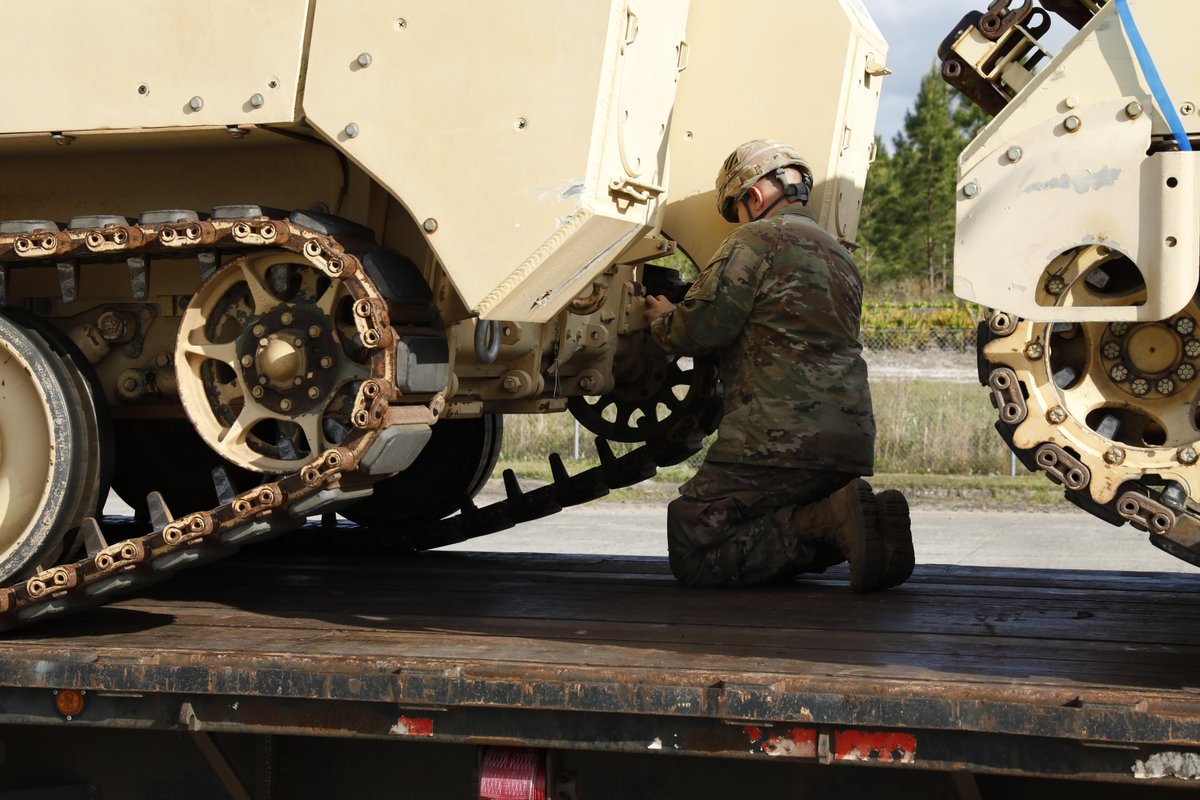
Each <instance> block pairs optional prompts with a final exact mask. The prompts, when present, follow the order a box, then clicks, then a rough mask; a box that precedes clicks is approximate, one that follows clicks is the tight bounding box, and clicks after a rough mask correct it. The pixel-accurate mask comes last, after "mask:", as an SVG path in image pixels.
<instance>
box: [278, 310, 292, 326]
mask: <svg viewBox="0 0 1200 800" xmlns="http://www.w3.org/2000/svg"><path fill="white" fill-rule="evenodd" d="M293 319H295V317H293V316H292V315H291V314H290V313H289V312H287V311H285V312H283V313H282V314H281V315H280V316H279V321H280V322H282V323H283V324H284V325H291V324H292V320H293Z"/></svg>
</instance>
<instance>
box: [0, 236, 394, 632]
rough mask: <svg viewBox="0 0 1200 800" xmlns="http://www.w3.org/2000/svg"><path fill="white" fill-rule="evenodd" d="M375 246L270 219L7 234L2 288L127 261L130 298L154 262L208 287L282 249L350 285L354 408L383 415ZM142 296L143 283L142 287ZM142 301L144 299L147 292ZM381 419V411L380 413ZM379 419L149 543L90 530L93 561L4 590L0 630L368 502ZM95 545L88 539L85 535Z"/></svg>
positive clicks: (387, 377) (2, 242)
mask: <svg viewBox="0 0 1200 800" xmlns="http://www.w3.org/2000/svg"><path fill="white" fill-rule="evenodd" d="M372 246H373V245H372V244H371V243H369V242H363V241H345V242H343V241H339V240H338V239H337V238H335V237H334V236H330V235H326V234H323V233H320V232H318V231H315V230H312V229H310V228H307V227H305V226H303V225H300V224H297V223H295V222H292V221H290V220H289V219H268V218H266V217H256V218H246V219H229V220H203V221H183V222H170V223H162V224H129V225H120V224H109V225H105V226H104V227H102V228H97V229H94V230H70V231H56V230H35V231H32V232H29V233H20V234H15V235H12V234H8V235H0V289H2V288H3V286H4V285H5V284H6V281H5V280H4V279H5V278H7V273H8V270H9V268H10V267H12V266H14V265H16V266H18V267H19V266H20V265H29V266H48V265H54V264H60V265H61V264H64V263H70V264H79V263H81V262H86V263H91V262H97V261H107V262H112V261H120V260H125V261H126V262H127V263H128V264H129V266H130V274H131V281H132V282H133V284H134V290H135V295H136V294H138V293H139V292H138V291H137V290H138V288H139V283H138V281H137V280H133V279H134V278H135V276H141V278H142V279H143V280H144V276H145V268H146V264H147V263H148V261H149V260H151V259H155V258H168V259H169V258H181V257H189V256H191V257H198V258H199V260H200V263H201V265H202V268H203V269H204V278H206V279H207V278H208V277H210V276H211V274H212V272H213V270H212V268H211V265H212V264H214V263H216V261H217V260H218V259H219V258H220V257H222V256H227V255H232V256H237V255H243V254H245V253H247V252H252V251H254V250H255V249H260V248H278V249H283V250H287V251H290V252H292V253H295V254H297V255H300V256H302V257H304V258H305V259H307V261H308V262H309V263H311V264H312V265H313V266H315V267H316V268H317V269H319V270H321V271H322V272H324V273H325V274H326V275H328V276H329V277H330V278H332V279H337V280H341V281H343V282H344V283H345V285H346V287H347V289H348V291H349V293H350V294H351V295H352V297H353V298H354V300H355V308H354V311H355V314H354V317H355V323H356V327H357V328H358V331H359V334H360V337H361V340H362V343H363V345H364V346H365V347H366V348H367V350H368V352H369V369H370V378H369V379H368V380H365V381H364V382H363V384H362V387H361V388H360V389H359V395H360V396H359V397H358V398H357V401H356V404H355V405H356V408H361V409H369V410H372V411H377V410H378V408H377V407H378V406H379V405H380V404H381V402H382V403H383V404H384V405H386V404H387V403H388V402H390V401H399V400H400V398H399V393H398V392H397V391H396V390H395V388H394V387H395V377H396V376H395V369H396V363H395V353H394V350H393V349H392V347H391V343H392V341H393V332H392V328H391V321H390V320H389V318H388V305H387V303H386V302H385V300H384V298H383V297H382V295H381V293H380V291H379V289H378V287H376V286H375V284H374V283H373V282H372V281H371V280H370V278H369V277H368V276H367V273H366V271H365V270H364V269H363V268H362V262H361V261H360V258H359V256H360V255H361V254H363V253H364V252H365V250H366V248H368V247H372ZM141 288H142V289H143V290H144V285H142V287H141ZM143 296H144V294H143ZM383 410H384V411H386V408H385V409H383ZM386 417H387V415H386V414H384V413H368V412H367V411H366V410H364V411H363V413H362V414H359V415H356V416H355V419H354V425H353V427H352V428H351V429H350V432H349V433H348V435H347V436H346V438H345V439H344V440H343V441H342V442H341V443H340V444H339V445H338V446H337V447H334V448H331V449H328V450H326V451H325V452H322V453H316V454H314V456H313V458H312V459H311V460H310V461H309V462H308V463H307V464H306V465H304V466H303V467H302V468H301V469H299V470H297V471H295V472H293V473H291V474H288V475H284V476H282V477H279V478H277V479H276V480H275V481H274V482H273V483H268V484H264V485H261V486H258V487H255V488H254V489H251V490H250V491H247V492H243V493H242V494H239V495H236V496H234V497H232V498H228V499H227V502H223V503H222V504H221V505H219V506H217V507H215V508H211V509H208V510H205V511H195V512H192V513H188V514H185V515H183V516H180V517H175V518H173V519H170V520H169V521H167V522H166V523H165V524H161V525H159V526H156V530H154V531H152V532H151V533H149V534H146V535H144V536H140V537H135V538H131V539H128V540H126V541H122V542H118V543H116V544H113V545H108V543H107V542H104V541H103V537H102V536H101V535H99V528H98V527H96V526H95V523H94V521H90V522H89V523H88V524H90V525H91V526H92V531H93V533H92V536H91V537H90V539H91V543H90V544H89V548H88V549H89V550H91V551H92V552H90V553H89V554H88V556H87V557H86V558H82V559H79V560H77V561H75V562H73V563H68V564H62V565H59V566H55V567H52V568H50V569H47V570H44V571H42V572H40V573H39V574H36V575H34V576H32V577H29V578H28V579H26V580H23V581H21V582H19V583H16V584H13V585H10V586H8V587H3V588H0V630H6V629H10V628H14V627H17V626H19V625H23V624H26V623H29V622H33V621H35V620H39V619H43V618H49V617H53V616H58V615H61V614H63V613H67V612H70V611H74V610H78V609H82V608H86V607H89V606H93V605H98V604H101V603H103V602H106V601H107V600H108V598H109V597H111V596H113V595H116V594H120V593H124V592H127V591H130V590H131V589H134V588H137V587H139V586H142V585H146V584H150V583H155V582H157V581H159V580H162V579H164V578H166V577H168V576H169V575H170V574H171V573H173V572H174V571H175V570H177V569H180V568H183V567H186V566H190V565H195V564H200V563H204V562H207V561H211V560H213V559H215V558H220V557H224V556H226V555H230V554H232V553H233V552H236V551H237V550H238V549H239V548H240V547H241V546H242V545H243V544H245V543H247V542H251V541H255V540H259V539H266V538H269V537H272V536H276V535H279V534H281V533H285V532H287V531H289V530H292V529H294V528H296V527H299V526H300V525H301V524H302V523H303V522H304V520H305V519H306V518H307V517H308V516H310V515H313V514H319V513H321V512H322V511H325V510H327V509H330V508H332V507H334V506H335V505H337V504H339V503H343V502H345V501H346V500H347V498H350V497H354V496H356V493H358V494H366V493H367V492H368V489H367V488H366V487H367V486H368V484H369V482H370V477H369V476H362V477H361V478H360V477H359V474H356V475H355V479H356V486H355V487H354V488H352V489H350V490H347V489H344V488H343V486H342V481H343V479H344V478H346V477H347V476H349V475H350V474H352V473H355V469H356V466H357V464H358V462H359V460H360V459H361V458H362V456H363V455H364V454H365V453H367V451H368V450H369V449H370V447H371V445H372V444H373V443H374V442H375V440H376V439H377V438H378V436H379V434H380V432H381V431H382V429H383V428H384V427H385V426H386ZM84 538H85V539H88V538H89V537H88V536H85V537H84Z"/></svg>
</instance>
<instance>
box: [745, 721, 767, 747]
mask: <svg viewBox="0 0 1200 800" xmlns="http://www.w3.org/2000/svg"><path fill="white" fill-rule="evenodd" d="M742 731H743V732H744V733H745V734H746V735H747V736H749V737H750V744H758V740H759V739H761V738H762V731H760V730H759V729H758V728H756V727H754V726H753V725H747V726H746V727H744V728H742Z"/></svg>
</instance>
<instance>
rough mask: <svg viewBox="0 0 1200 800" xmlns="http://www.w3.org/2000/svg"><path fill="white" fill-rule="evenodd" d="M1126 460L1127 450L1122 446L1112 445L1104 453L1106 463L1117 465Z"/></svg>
mask: <svg viewBox="0 0 1200 800" xmlns="http://www.w3.org/2000/svg"><path fill="white" fill-rule="evenodd" d="M1124 460H1125V451H1124V450H1123V449H1121V448H1120V447H1110V448H1108V450H1107V452H1105V454H1104V461H1105V463H1106V464H1112V465H1116V464H1120V463H1121V462H1122V461H1124Z"/></svg>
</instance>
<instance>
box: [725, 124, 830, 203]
mask: <svg viewBox="0 0 1200 800" xmlns="http://www.w3.org/2000/svg"><path fill="white" fill-rule="evenodd" d="M785 167H799V168H800V172H801V173H802V175H803V176H804V177H803V181H802V182H801V183H788V181H787V178H786V177H785V173H784V172H783V170H784V168H785ZM771 172H774V173H775V174H776V177H778V178H779V182H780V183H782V184H783V189H784V192H785V194H786V195H787V199H788V200H791V201H795V200H799V201H800V202H801V203H805V204H807V203H808V194H809V191H810V190H811V189H812V181H813V178H812V169H811V168H810V167H809V166H808V162H806V161H805V160H804V157H803V156H801V155H800V153H799V151H797V150H796V148H794V147H792V146H791V145H787V144H783V143H782V142H776V141H774V140H772V139H751V140H750V141H748V142H746V143H745V144H742V145H739V146H738V148H737V149H736V150H734V151H733V152H732V153H730V154H729V158H727V159H725V163H724V164H722V165H721V169H720V171H719V172H718V173H717V211H718V212H719V213H720V214H721V216H722V217H724V218H725V219H727V220H728V221H729V222H737V213H736V212H735V211H734V210H733V204H734V203H735V202H736V201H737V200H739V199H741V197H742V195H744V194H745V193H746V190H747V189H749V188H750V187H751V186H753V185H754V184H756V183H758V181H760V180H761V179H762V178H764V177H766V176H767V175H768V174H770V173H771Z"/></svg>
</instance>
